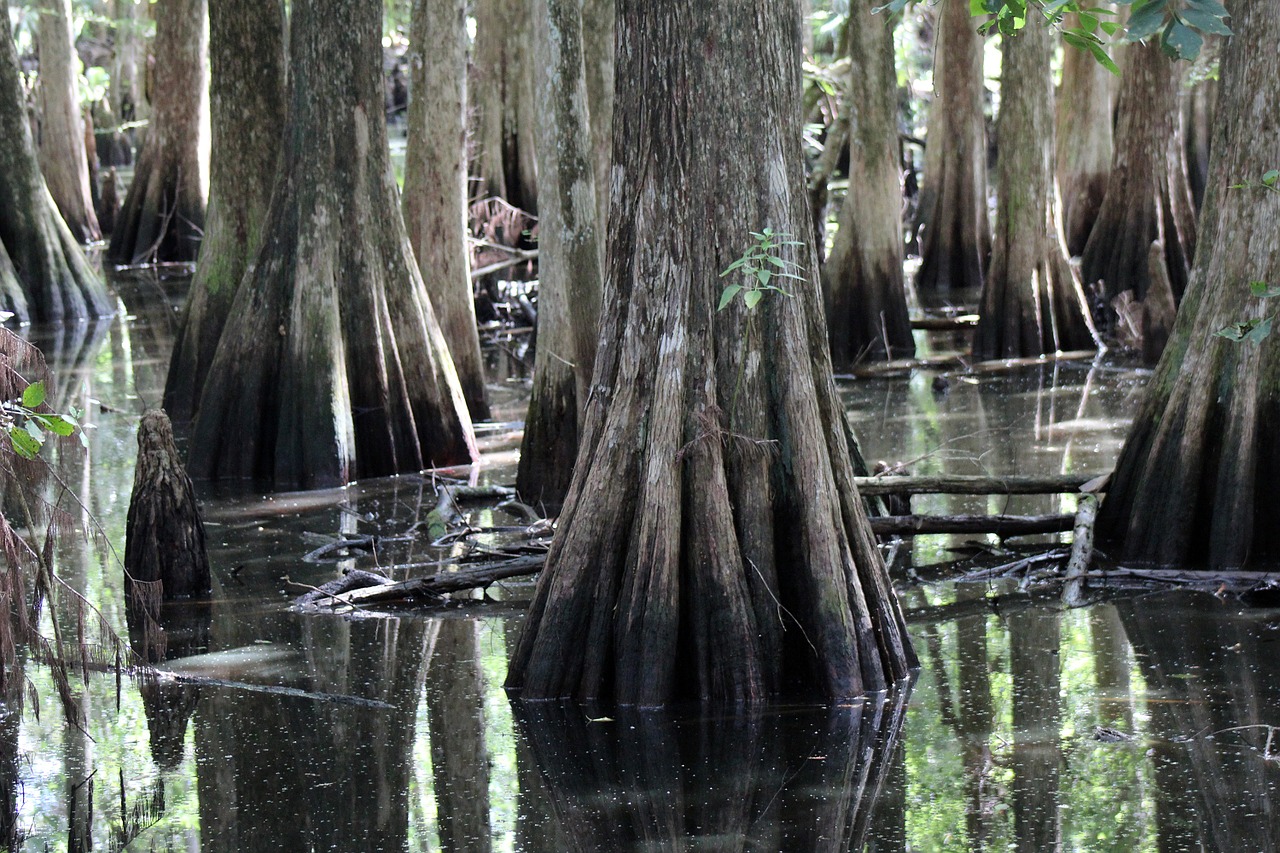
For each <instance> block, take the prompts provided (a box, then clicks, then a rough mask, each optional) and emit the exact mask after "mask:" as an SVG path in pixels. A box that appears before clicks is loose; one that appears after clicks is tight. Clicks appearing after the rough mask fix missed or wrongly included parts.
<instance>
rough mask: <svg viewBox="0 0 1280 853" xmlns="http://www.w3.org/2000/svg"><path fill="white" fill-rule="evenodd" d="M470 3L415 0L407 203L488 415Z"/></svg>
mask: <svg viewBox="0 0 1280 853" xmlns="http://www.w3.org/2000/svg"><path fill="white" fill-rule="evenodd" d="M466 6H467V4H466V2H465V0H415V2H414V4H413V15H412V23H411V27H412V34H411V39H412V42H413V44H412V48H413V55H412V57H411V58H410V62H409V94H410V97H411V100H410V102H409V141H408V147H407V148H406V150H405V165H404V199H403V210H404V224H405V226H406V227H407V228H408V230H409V244H410V245H411V246H413V254H414V257H415V258H417V261H418V269H419V271H421V273H422V280H423V281H424V282H426V285H427V293H428V294H429V295H430V296H431V307H432V308H434V309H435V312H436V317H437V318H439V321H440V328H441V330H442V331H443V332H444V339H445V342H446V343H448V345H449V353H450V354H451V355H452V356H453V365H454V367H455V368H456V369H457V371H458V380H459V381H460V382H461V383H462V396H463V398H464V399H466V401H467V409H468V410H469V411H470V412H471V417H472V418H473V419H475V420H484V419H486V418H488V417H489V404H488V402H487V400H486V395H485V389H484V371H483V367H482V364H481V360H480V336H479V335H478V334H477V333H476V307H475V300H474V298H473V297H472V293H471V292H472V288H471V269H470V267H469V266H468V255H467V242H466V234H467V230H466V229H467V187H466V183H467V156H466V128H465V120H466V109H467V8H466Z"/></svg>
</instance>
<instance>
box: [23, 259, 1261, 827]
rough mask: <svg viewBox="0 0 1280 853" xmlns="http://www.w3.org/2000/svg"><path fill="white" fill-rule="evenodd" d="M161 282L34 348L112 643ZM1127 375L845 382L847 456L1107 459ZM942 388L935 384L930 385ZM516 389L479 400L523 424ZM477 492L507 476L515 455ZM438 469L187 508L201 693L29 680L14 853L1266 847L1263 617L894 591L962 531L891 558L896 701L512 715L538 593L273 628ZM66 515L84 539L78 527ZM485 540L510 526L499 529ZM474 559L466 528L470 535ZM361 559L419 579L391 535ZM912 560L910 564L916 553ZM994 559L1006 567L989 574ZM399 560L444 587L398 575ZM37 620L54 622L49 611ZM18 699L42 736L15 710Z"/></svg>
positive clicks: (407, 515) (972, 501) (70, 550)
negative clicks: (43, 360) (66, 704)
mask: <svg viewBox="0 0 1280 853" xmlns="http://www.w3.org/2000/svg"><path fill="white" fill-rule="evenodd" d="M178 287H179V284H178V283H172V282H163V281H157V280H156V279H154V278H151V279H139V280H133V281H122V282H120V285H119V288H120V292H121V294H122V297H123V299H124V304H125V305H126V306H127V309H128V311H129V315H128V317H127V318H120V319H117V320H115V321H113V322H111V323H108V324H104V325H102V326H99V327H96V328H92V327H91V328H86V329H82V330H77V331H76V332H74V333H71V334H68V333H62V334H61V337H60V338H55V337H53V336H50V335H46V334H40V333H39V332H38V331H37V333H36V334H34V335H33V337H34V339H35V340H36V341H37V342H38V343H39V344H41V345H42V346H43V347H45V348H46V351H47V353H48V355H49V358H50V362H51V364H53V365H54V366H55V368H56V371H57V374H58V376H59V385H58V393H59V396H58V401H59V404H60V405H61V406H63V407H66V406H68V405H76V406H78V407H80V408H83V409H86V410H88V412H89V415H88V416H87V417H86V420H87V421H89V422H91V423H93V424H94V428H93V429H91V430H90V431H89V445H90V446H89V449H88V451H87V452H82V451H80V450H79V449H78V448H76V447H64V448H63V449H62V450H61V451H60V456H61V459H60V464H61V466H62V468H61V470H62V472H63V473H62V476H63V477H64V478H65V479H66V481H67V482H68V484H69V485H70V486H71V487H72V488H74V489H76V490H77V492H78V493H79V494H80V495H81V496H82V497H83V500H84V504H85V508H86V510H87V511H88V512H89V513H91V514H92V516H93V517H94V518H95V519H96V520H97V523H98V524H100V525H101V530H102V533H103V535H102V536H101V537H96V538H88V539H86V538H84V537H80V536H67V537H65V538H64V540H63V542H62V544H61V546H60V549H59V552H58V554H57V565H58V570H59V572H60V574H61V575H62V577H63V578H64V579H66V580H67V582H68V583H69V584H71V585H72V586H74V587H75V588H76V589H78V590H81V591H83V593H84V594H85V596H86V597H87V598H88V599H89V600H90V601H92V602H94V603H95V604H97V605H98V606H99V607H100V608H101V610H102V613H103V615H104V617H105V620H106V622H107V623H108V624H109V625H110V626H111V627H112V628H114V630H115V631H117V632H118V633H119V634H120V635H121V636H127V631H126V628H125V618H124V600H123V588H122V587H123V585H122V578H121V569H120V567H119V554H120V553H122V551H123V548H124V526H125V510H126V507H127V504H128V500H129V494H130V489H131V487H132V476H133V459H134V446H135V445H134V429H135V428H136V424H137V419H138V415H140V413H141V411H142V410H143V408H144V407H145V405H146V404H151V405H154V404H156V403H157V402H158V400H159V397H160V391H161V388H162V386H163V376H164V371H165V369H166V367H167V362H168V352H169V346H170V344H171V340H172V332H173V325H174V323H175V322H176V315H175V314H174V312H173V309H172V305H173V304H174V302H175V300H176V299H177V297H178ZM1143 379H1144V377H1143V375H1142V374H1140V373H1138V372H1136V371H1132V370H1130V369H1127V368H1124V367H1122V366H1113V365H1107V364H1105V363H1103V364H1098V365H1091V364H1088V363H1061V364H1057V365H1044V366H1036V367H1031V368H1023V369H1019V370H1016V371H1011V372H1005V373H998V374H976V375H973V376H953V377H952V378H951V380H950V385H949V387H947V388H945V389H941V388H939V389H938V390H935V388H934V383H933V376H932V375H931V374H929V373H927V372H920V373H917V374H916V375H915V376H911V377H908V376H905V375H904V376H901V377H885V378H879V379H869V380H861V381H859V382H856V383H853V382H849V383H844V384H843V385H842V389H843V393H844V394H845V399H846V402H847V405H848V408H849V412H850V416H851V418H852V419H853V421H854V422H855V426H856V428H857V430H858V432H859V435H860V437H861V439H862V441H863V444H864V449H865V451H866V454H867V456H868V458H869V459H872V460H876V459H885V460H889V461H891V462H896V461H905V462H909V463H910V464H911V467H912V469H913V470H914V471H915V472H916V473H930V472H951V473H983V472H985V473H995V474H1000V473H1015V472H1016V473H1044V474H1049V473H1063V472H1084V473H1096V472H1102V471H1105V470H1107V469H1108V468H1109V467H1110V466H1111V463H1112V461H1113V459H1114V456H1115V453H1116V452H1117V450H1118V449H1119V444H1120V441H1121V439H1122V437H1123V434H1124V430H1125V427H1126V425H1127V418H1128V417H1129V416H1130V415H1131V414H1132V412H1133V410H1134V407H1135V403H1136V400H1137V398H1138V393H1139V391H1140V387H1141V383H1142V381H1143ZM939 384H941V383H939ZM518 387H519V383H518V382H508V383H501V382H495V394H496V397H497V399H498V408H499V411H500V413H502V414H501V415H500V416H502V417H504V418H505V419H506V420H518V419H519V418H520V417H521V414H520V412H519V406H520V405H521V404H520V397H519V394H518V393H516V392H513V391H512V389H513V388H518ZM489 441H490V444H491V446H492V447H493V449H494V452H493V453H491V454H490V456H489V462H488V464H487V465H486V467H485V468H484V469H482V471H481V472H480V473H479V476H480V478H481V480H482V481H488V482H509V481H510V480H511V479H512V478H513V476H514V466H513V464H512V460H513V457H512V455H511V452H510V441H505V443H504V439H503V437H502V436H501V435H497V436H495V437H493V438H491V439H490V440H489ZM434 502H435V498H434V494H433V490H432V486H431V483H430V481H429V479H424V478H421V477H402V478H396V479H391V480H381V481H370V482H368V483H364V484H360V485H358V486H353V487H351V488H348V489H345V490H335V491H326V492H314V493H295V494H286V495H275V496H268V497H264V496H261V495H248V496H246V495H239V496H226V495H214V494H208V495H206V499H205V503H204V506H205V515H206V520H207V522H208V538H209V544H210V553H211V558H212V564H213V571H214V577H215V586H216V589H215V595H214V597H213V598H212V600H210V601H206V602H195V603H190V604H187V605H185V606H175V607H173V608H171V609H170V611H169V613H168V614H167V615H168V619H167V624H168V625H169V628H170V630H169V635H168V638H167V640H168V642H167V648H166V649H165V652H166V655H167V657H168V662H167V663H166V664H165V666H167V667H168V668H170V669H171V670H173V671H175V672H180V673H183V674H185V675H188V676H192V677H193V678H194V679H195V680H196V681H198V682H199V683H197V684H191V683H187V684H181V683H173V682H160V683H156V682H150V683H148V682H142V683H138V682H134V681H130V680H128V679H126V680H124V681H123V682H122V683H120V684H117V681H116V679H115V677H114V676H112V675H110V674H101V675H93V676H91V677H90V678H89V681H88V684H87V686H83V689H81V687H82V686H81V685H80V684H79V683H78V682H74V683H73V686H75V687H76V689H77V692H78V694H79V697H80V698H79V702H80V704H81V708H82V710H83V713H84V716H85V718H86V720H87V725H86V726H85V728H84V730H83V731H81V730H78V729H76V728H73V727H70V726H67V725H66V724H65V723H64V722H63V718H62V715H61V711H60V707H59V703H58V699H57V692H56V688H55V686H54V683H53V680H52V679H51V677H50V674H49V672H48V670H47V668H46V667H43V666H41V665H39V664H37V663H35V662H28V663H27V664H26V677H27V678H28V679H29V680H30V682H31V684H32V686H33V687H34V689H35V693H36V694H38V697H39V698H38V701H32V700H30V699H29V700H28V703H27V704H28V707H27V710H26V711H25V712H24V713H22V714H21V715H18V714H16V713H12V712H11V713H9V714H7V715H5V716H4V717H3V719H0V834H2V838H3V840H2V841H0V844H4V843H7V844H8V845H9V846H11V847H13V848H14V849H23V850H62V849H67V850H89V849H97V850H114V849H120V848H121V847H125V848H127V849H130V850H166V851H167V850H175V851H176V850H183V851H194V850H203V851H305V850H335V851H346V850H351V851H372V850H412V851H419V850H422V851H425V850H437V849H444V850H460V851H461V850H465V851H486V850H520V851H561V850H585V851H597V850H599V851H615V850H617V851H626V850H762V851H773V850H779V851H809V850H823V851H827V850H831V851H839V850H850V849H858V850H861V849H873V850H919V851H934V850H1011V849H1020V850H1032V851H1042V850H1054V849H1064V850H1088V851H1094V850H1115V851H1133V850H1224V851H1225V850H1232V851H1234V850H1248V851H1254V850H1272V849H1275V848H1276V847H1277V846H1278V844H1280V824H1278V822H1277V821H1278V817H1277V815H1276V814H1274V813H1273V810H1274V809H1275V808H1276V806H1277V805H1280V800H1278V799H1277V791H1276V786H1277V783H1278V782H1280V763H1278V762H1277V760H1276V755H1275V753H1280V737H1278V738H1276V739H1275V742H1274V743H1273V742H1272V741H1271V739H1270V734H1271V732H1272V731H1273V730H1272V729H1271V728H1270V726H1272V725H1280V712H1277V711H1276V709H1277V708H1280V695H1277V694H1280V656H1277V654H1276V651H1277V648H1280V647H1276V646H1273V645H1272V643H1273V642H1275V641H1276V640H1277V639H1280V610H1265V609H1256V608H1254V609H1248V608H1245V607H1243V606H1242V605H1241V604H1240V603H1239V602H1237V601H1234V600H1232V599H1230V598H1227V599H1218V598H1215V597H1213V596H1210V595H1205V594H1195V593H1188V592H1171V591H1154V592H1153V591H1149V590H1148V591H1129V592H1124V593H1119V592H1117V593H1114V594H1111V595H1108V596H1107V597H1106V599H1105V600H1104V601H1102V602H1101V603H1098V604H1095V605H1094V606H1091V607H1088V608H1083V609H1079V610H1064V609H1062V608H1061V607H1059V606H1058V604H1057V602H1056V600H1055V599H1054V598H1052V597H1037V596H1036V595H1033V594H1030V593H1027V592H1023V591H1020V590H1019V589H1018V588H1017V584H1016V582H1007V581H1002V582H1001V583H1000V584H990V585H986V584H965V585H956V584H948V583H927V582H926V583H907V581H906V579H905V566H906V565H907V564H910V565H911V566H912V567H914V570H915V571H916V572H917V573H918V574H919V576H920V577H921V578H923V579H924V580H926V581H928V580H929V579H930V577H931V576H932V574H933V573H930V572H929V570H928V568H927V567H928V565H929V564H931V563H936V562H939V561H942V560H946V559H954V557H955V554H954V553H950V552H948V551H947V550H946V549H947V548H948V547H961V546H963V545H964V543H965V542H966V541H969V540H971V539H973V538H974V537H918V538H917V539H916V540H915V541H914V543H913V544H912V545H911V546H910V548H909V549H908V548H904V549H901V550H900V552H899V555H898V566H899V568H898V569H897V573H898V578H897V580H898V581H899V589H900V594H901V596H902V602H903V606H904V608H905V609H906V610H907V613H908V616H907V618H908V622H909V623H910V626H911V629H912V635H913V640H914V642H915V644H916V648H917V650H918V651H919V653H920V657H921V659H922V669H921V671H920V674H919V677H918V679H917V680H916V682H915V684H914V685H913V686H912V687H911V688H910V689H909V690H904V691H901V692H899V693H897V694H894V695H891V696H888V697H876V698H874V699H870V700H866V701H863V702H858V703H853V704H850V705H847V706H839V707H833V708H811V707H776V708H771V709H767V710H765V711H762V712H760V713H758V714H755V715H750V716H711V717H706V716H701V717H700V716H697V715H696V714H695V713H694V712H692V711H688V710H676V711H673V712H670V713H665V714H638V713H623V712H615V711H607V710H599V709H580V708H570V709H562V708H546V707H538V708H534V709H532V710H527V709H523V708H520V707H515V708H513V706H512V705H511V704H510V703H509V702H508V701H507V699H506V697H505V696H504V694H503V692H502V690H501V683H502V680H503V677H504V674H505V664H506V656H507V649H508V647H509V646H510V645H511V644H512V643H513V642H514V641H515V637H516V636H517V634H518V631H519V621H520V618H521V613H522V602H524V601H525V600H527V598H528V597H529V595H530V592H531V585H530V584H529V583H528V582H506V583H504V584H502V585H500V586H497V587H494V588H492V589H491V590H490V596H491V598H493V599H497V601H492V602H488V603H479V602H471V603H467V602H458V603H455V604H452V605H450V606H448V607H444V608H435V609H421V610H418V611H414V612H400V613H399V614H397V615H396V616H394V617H386V616H384V615H377V614H373V613H367V612H355V613H351V614H347V615H343V616H339V615H327V614H326V615H318V614H303V613H298V612H294V611H292V610H290V609H289V607H288V605H289V601H290V600H291V598H292V597H293V596H295V595H297V594H299V593H300V592H302V591H303V587H302V586H299V584H302V585H307V584H310V585H318V584H320V583H322V582H324V581H326V580H329V579H331V578H333V577H334V576H335V575H336V573H337V572H338V570H339V569H340V568H343V567H347V566H353V565H356V566H360V567H370V566H372V565H373V564H374V563H375V560H374V558H373V557H371V556H369V555H364V556H359V557H358V558H348V559H344V560H342V561H333V560H331V561H327V562H326V561H321V562H307V561H305V560H303V556H304V555H306V554H307V553H308V552H310V551H312V550H313V549H315V548H316V547H317V545H318V544H319V543H323V542H325V541H328V539H326V538H325V537H334V536H337V535H339V534H344V533H345V534H352V533H379V534H383V535H393V534H396V533H400V532H403V531H405V530H407V529H408V528H409V527H410V526H411V525H412V524H413V523H414V522H415V521H419V520H421V519H422V518H423V517H424V516H425V514H426V513H427V511H429V510H430V508H431V507H432V506H433V505H434ZM914 507H915V509H916V510H917V511H920V512H929V513H964V512H975V511H992V512H996V511H998V512H1004V513H1010V514H1049V513H1055V512H1070V511H1071V510H1072V509H1073V506H1072V505H1071V501H1070V499H1067V498H1061V497H1033V498H1003V497H990V498H985V497H984V498H965V497H946V496H942V497H935V498H916V499H915V501H914ZM78 521H79V523H81V524H84V523H86V521H85V519H84V518H80V519H79V520H78ZM472 522H473V523H474V524H475V525H476V526H481V527H504V526H513V525H515V524H516V522H515V520H513V519H510V518H507V517H506V516H504V515H503V514H502V513H499V512H496V511H492V510H480V511H477V512H476V513H474V514H473V516H472ZM481 541H482V542H483V541H485V540H484V539H483V537H481ZM395 547H396V548H397V549H398V550H395V551H394V552H391V551H389V550H388V551H384V552H383V553H382V554H380V555H379V560H380V561H381V562H382V563H383V565H387V564H389V563H392V562H394V563H395V564H399V565H402V564H406V563H419V564H422V563H429V562H431V561H433V560H438V559H440V556H441V555H440V554H439V553H437V552H436V551H434V550H433V549H431V548H429V547H426V546H422V545H414V544H412V543H409V544H404V543H401V544H398V545H396V546H395ZM908 551H909V553H908ZM1011 559H1012V558H1011ZM416 571H418V572H419V573H425V572H431V571H434V568H430V567H425V568H419V569H417V570H416ZM55 606H62V605H61V602H58V603H56V604H55ZM36 707H38V708H39V715H38V716H37V715H36V714H35V713H34V711H35V709H36Z"/></svg>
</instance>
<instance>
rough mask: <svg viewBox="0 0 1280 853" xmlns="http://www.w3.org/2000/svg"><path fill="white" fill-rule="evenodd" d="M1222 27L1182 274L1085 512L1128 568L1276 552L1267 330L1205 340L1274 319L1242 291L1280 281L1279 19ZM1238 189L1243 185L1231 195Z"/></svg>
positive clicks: (1252, 16)
mask: <svg viewBox="0 0 1280 853" xmlns="http://www.w3.org/2000/svg"><path fill="white" fill-rule="evenodd" d="M1231 27H1232V29H1233V30H1234V31H1235V35H1233V36H1232V37H1231V39H1230V40H1229V41H1228V42H1227V43H1226V48H1225V50H1224V55H1223V59H1222V72H1221V77H1220V82H1219V90H1218V97H1219V101H1218V106H1219V109H1218V112H1217V115H1218V120H1217V122H1216V130H1215V133H1214V137H1213V140H1212V148H1211V151H1212V154H1211V162H1210V167H1209V186H1208V189H1207V190H1206V194H1205V202H1204V209H1203V211H1202V213H1201V219H1200V226H1201V236H1200V245H1199V249H1198V252H1197V255H1196V260H1195V268H1194V270H1193V271H1192V274H1191V281H1190V283H1189V284H1188V286H1187V291H1186V294H1185V295H1184V297H1183V300H1182V305H1181V306H1180V307H1179V309H1178V320H1177V323H1176V325H1175V327H1174V332H1173V337H1172V338H1171V339H1170V341H1169V343H1168V345H1167V346H1166V347H1165V350H1164V355H1163V356H1162V358H1161V360H1160V364H1159V366H1158V367H1157V368H1156V372H1155V375H1154V376H1153V377H1152V378H1151V380H1150V382H1149V384H1148V385H1147V396H1146V399H1145V401H1144V403H1143V405H1142V408H1141V410H1140V411H1139V412H1138V415H1137V417H1136V418H1135V420H1134V423H1133V428H1132V429H1131V430H1130V432H1129V437H1128V439H1127V440H1126V441H1125V446H1124V449H1123V450H1122V451H1121V453H1120V458H1119V460H1118V462H1117V463H1116V470H1115V473H1114V474H1113V475H1112V479H1111V485H1110V490H1109V491H1108V494H1107V499H1106V501H1105V502H1104V503H1103V505H1102V509H1101V511H1100V512H1099V516H1098V528H1097V532H1098V540H1099V543H1100V546H1101V547H1106V548H1107V549H1108V553H1110V554H1111V555H1113V556H1115V557H1116V558H1118V559H1122V560H1125V561H1129V562H1141V563H1154V564H1161V565H1183V566H1192V567H1213V568H1218V567H1234V566H1241V565H1259V566H1264V565H1269V564H1271V563H1273V562H1275V561H1276V559H1277V558H1280V523H1278V522H1280V519H1277V515H1276V514H1277V508H1278V507H1280V502H1278V501H1277V500H1276V484H1277V483H1280V456H1277V454H1276V452H1275V436H1276V435H1277V432H1278V431H1280V403H1278V401H1280V386H1278V385H1277V378H1276V377H1277V376H1280V336H1277V335H1276V334H1275V333H1274V332H1273V333H1271V334H1270V335H1269V336H1267V337H1266V338H1265V339H1264V340H1262V341H1261V342H1260V343H1257V344H1254V343H1249V342H1240V343H1237V342H1233V341H1230V340H1227V339H1226V338H1224V337H1220V336H1217V335H1215V334H1214V332H1215V330H1219V329H1222V328H1224V327H1227V326H1232V325H1234V324H1236V323H1246V324H1258V323H1261V322H1262V321H1263V319H1264V318H1266V317H1270V316H1271V315H1272V314H1274V301H1272V300H1259V299H1251V298H1250V296H1249V288H1248V283H1249V282H1251V281H1263V282H1268V283H1275V282H1277V281H1280V231H1277V229H1276V227H1275V223H1276V219H1277V216H1280V194H1277V193H1275V192H1272V191H1270V190H1267V189H1265V188H1262V187H1257V186H1256V184H1257V182H1258V181H1260V179H1261V176H1262V175H1264V174H1265V173H1266V172H1267V171H1268V170H1270V169H1274V168H1276V164H1277V163H1280V115H1277V113H1276V111H1275V108H1274V106H1275V105H1274V98H1273V97H1272V93H1274V92H1276V91H1277V90H1280V55H1277V53H1276V51H1275V45H1276V44H1277V42H1278V41H1280V16H1277V15H1276V14H1275V11H1274V9H1272V8H1270V7H1269V6H1268V5H1267V4H1261V3H1238V4H1236V6H1235V7H1234V8H1233V10H1232V18H1231ZM1246 181H1253V182H1254V183H1255V188H1253V189H1232V188H1231V186H1232V185H1233V184H1239V183H1242V182H1246Z"/></svg>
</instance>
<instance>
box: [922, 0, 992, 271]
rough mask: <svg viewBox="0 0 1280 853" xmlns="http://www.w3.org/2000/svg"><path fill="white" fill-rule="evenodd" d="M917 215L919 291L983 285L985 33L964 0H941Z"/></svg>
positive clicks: (986, 239)
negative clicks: (983, 66) (918, 228)
mask: <svg viewBox="0 0 1280 853" xmlns="http://www.w3.org/2000/svg"><path fill="white" fill-rule="evenodd" d="M935 30H936V32H937V35H936V37H935V39H936V40H935V47H934V59H933V64H934V68H935V71H934V78H933V80H934V83H933V105H932V106H931V107H930V108H929V124H928V127H927V129H926V130H927V133H926V137H925V138H926V141H927V142H928V146H927V147H926V148H925V155H924V177H923V180H922V181H921V184H920V205H919V209H918V214H917V220H918V222H919V224H920V225H921V226H922V227H923V234H922V236H921V238H920V270H919V272H917V273H916V279H915V284H916V288H917V289H918V290H920V291H928V290H965V289H973V290H977V289H978V288H980V287H981V286H982V280H983V276H984V275H985V273H986V269H987V260H988V258H989V257H990V255H991V225H990V223H989V222H988V221H987V141H986V126H985V123H984V121H983V118H982V36H980V35H979V34H978V31H977V27H976V26H975V25H974V20H973V18H972V17H970V15H969V4H968V3H967V2H965V0H941V5H940V9H939V12H938V21H937V24H936V26H935Z"/></svg>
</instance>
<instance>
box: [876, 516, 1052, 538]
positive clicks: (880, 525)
mask: <svg viewBox="0 0 1280 853" xmlns="http://www.w3.org/2000/svg"><path fill="white" fill-rule="evenodd" d="M870 521H871V530H872V531H873V532H874V533H875V534H876V535H877V536H913V535H917V534H921V533H994V534H996V535H997V536H1027V535H1030V534H1033V533H1063V532H1065V531H1067V530H1070V529H1071V527H1072V525H1073V524H1074V523H1075V516H1074V515H889V516H882V517H879V518H871V519H870Z"/></svg>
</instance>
